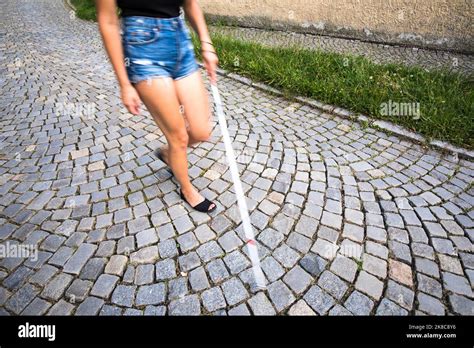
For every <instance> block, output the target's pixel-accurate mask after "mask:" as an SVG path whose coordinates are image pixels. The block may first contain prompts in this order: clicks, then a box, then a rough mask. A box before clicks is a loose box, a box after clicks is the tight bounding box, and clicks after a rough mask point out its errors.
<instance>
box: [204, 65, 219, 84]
mask: <svg viewBox="0 0 474 348" xmlns="http://www.w3.org/2000/svg"><path fill="white" fill-rule="evenodd" d="M206 70H207V75H208V76H209V80H210V81H211V83H212V84H213V85H215V84H216V83H217V73H216V70H217V62H209V63H207V64H206Z"/></svg>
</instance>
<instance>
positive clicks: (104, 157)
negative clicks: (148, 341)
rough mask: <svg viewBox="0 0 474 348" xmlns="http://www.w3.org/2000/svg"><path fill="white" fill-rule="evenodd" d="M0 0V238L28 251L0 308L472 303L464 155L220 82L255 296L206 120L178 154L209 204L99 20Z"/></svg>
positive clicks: (238, 309)
mask: <svg viewBox="0 0 474 348" xmlns="http://www.w3.org/2000/svg"><path fill="white" fill-rule="evenodd" d="M0 5H1V6H2V12H1V14H0V21H1V22H2V29H1V32H0V37H1V38H2V40H1V41H0V53H1V55H0V59H1V65H0V69H1V70H0V71H1V80H0V88H1V95H0V112H1V114H0V115H1V119H0V155H1V157H0V180H1V181H0V241H1V246H2V250H7V251H8V250H10V251H11V250H18V248H19V247H18V245H23V246H36V247H37V248H38V249H39V253H38V258H37V260H31V259H24V258H19V257H13V256H12V255H9V256H10V257H7V258H4V259H1V260H0V314H3V315H18V314H22V315H25V314H34V315H40V314H64V315H71V314H75V315H81V314H92V315H96V314H101V315H141V314H150V315H162V314H170V315H179V314H207V313H212V314H218V315H222V314H229V315H239V314H241V315H245V314H249V313H252V314H292V315H296V314H320V315H327V314H329V315H339V314H355V315H366V314H371V315H373V314H400V315H405V314H424V313H427V314H440V315H443V314H464V315H465V314H470V315H472V314H473V301H472V296H473V293H472V285H473V282H474V257H473V253H472V252H473V247H472V239H473V238H474V234H473V232H474V222H473V219H474V211H473V194H474V190H473V188H472V182H473V177H474V165H473V163H472V162H469V161H464V160H460V159H458V158H457V157H455V156H450V155H442V154H441V153H438V152H435V151H432V150H427V149H425V148H422V147H421V146H419V145H417V144H413V143H410V142H407V141H403V140H400V139H399V138H396V137H393V136H389V135H387V134H385V133H382V132H379V131H377V130H375V129H372V128H361V126H360V125H359V124H357V123H352V122H350V121H349V120H344V119H339V118H337V117H335V116H333V115H329V114H325V113H322V112H321V111H319V110H317V109H313V108H311V107H309V106H304V105H301V104H297V103H291V102H289V101H287V100H285V99H283V98H279V97H275V96H272V95H269V94H266V93H265V92H262V91H260V90H257V89H254V88H252V87H249V86H246V85H243V84H241V83H239V82H237V81H235V80H232V79H228V78H221V80H220V88H221V90H222V97H223V100H224V103H225V107H226V113H227V117H228V123H229V128H230V132H231V136H232V138H233V141H234V146H235V148H236V150H237V152H238V153H239V158H238V160H239V162H240V164H241V176H242V180H243V182H244V190H245V192H246V195H247V196H248V205H249V207H250V209H251V219H252V222H253V224H254V226H255V231H256V233H257V234H258V236H257V240H258V241H259V251H260V254H261V259H262V267H263V270H264V273H265V275H266V277H267V280H268V283H269V285H268V289H267V290H266V291H260V292H255V289H254V288H253V286H252V273H251V270H250V268H249V267H250V263H249V260H248V258H247V256H246V250H245V247H244V240H243V233H242V229H241V227H240V226H239V224H240V217H239V214H238V210H237V205H236V200H235V196H234V195H233V193H232V187H231V186H232V183H231V179H230V173H229V171H228V167H227V165H226V162H225V156H224V152H223V151H224V147H223V144H222V141H221V138H220V132H219V129H218V127H217V126H216V127H215V129H214V132H213V137H212V139H211V141H210V142H207V143H203V144H201V145H200V146H199V147H197V148H195V149H193V150H190V152H189V162H190V174H191V176H192V178H193V182H194V184H195V185H196V186H197V187H198V188H200V189H201V190H203V192H204V194H205V195H206V196H207V197H209V198H212V199H216V200H217V201H218V204H219V207H218V209H217V211H216V213H214V214H213V215H212V216H209V215H206V214H201V213H196V212H192V211H191V210H190V209H189V207H188V206H187V205H184V204H183V203H182V201H181V200H180V198H179V196H178V194H177V185H176V183H175V181H174V180H173V179H172V178H171V175H170V173H169V172H168V171H167V169H166V168H165V166H164V164H163V163H162V162H160V161H159V160H158V159H157V158H155V157H154V155H153V151H154V150H155V149H156V148H157V147H158V146H160V145H162V144H163V141H164V138H163V136H162V135H161V133H160V131H159V130H158V129H157V127H156V125H155V124H154V122H153V121H152V119H151V117H150V116H149V115H148V114H145V113H144V114H142V115H141V116H138V117H132V115H130V114H128V113H127V112H126V111H125V109H124V108H123V107H122V105H121V101H120V98H119V95H118V89H117V86H116V83H115V78H114V75H113V73H112V70H111V68H110V66H109V63H108V61H107V58H106V56H105V53H104V51H103V48H102V44H101V40H100V37H99V34H98V31H97V28H96V26H95V24H92V23H85V22H83V21H80V20H77V19H75V18H74V17H72V16H70V13H69V12H68V9H67V8H66V7H65V6H64V4H63V3H62V2H60V1H55V0H38V1H29V0H18V1H13V0H0ZM32 14H34V15H32ZM6 246H8V248H6Z"/></svg>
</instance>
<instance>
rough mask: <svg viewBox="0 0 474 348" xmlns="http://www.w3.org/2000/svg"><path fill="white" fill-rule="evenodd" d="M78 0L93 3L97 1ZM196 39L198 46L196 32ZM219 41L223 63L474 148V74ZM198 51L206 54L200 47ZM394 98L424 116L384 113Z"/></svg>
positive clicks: (284, 88)
mask: <svg viewBox="0 0 474 348" xmlns="http://www.w3.org/2000/svg"><path fill="white" fill-rule="evenodd" d="M73 2H74V3H76V2H77V3H82V4H83V5H84V6H85V7H86V5H87V4H92V6H93V1H92V0H75V1H73ZM89 11H92V9H90V8H89V9H88V10H87V11H86V9H83V12H79V11H78V16H79V17H82V13H84V12H85V13H89ZM90 17H91V16H90V15H88V17H86V18H90ZM193 40H194V41H195V44H196V45H195V46H196V48H198V45H197V41H196V37H195V36H194V37H193ZM213 42H214V44H215V47H216V49H217V51H218V53H219V59H220V66H221V67H222V68H223V69H225V70H227V71H233V72H236V73H238V74H241V75H243V76H247V77H250V78H252V79H253V80H255V81H260V82H264V83H266V84H268V85H270V86H272V87H275V88H278V89H280V90H282V91H283V92H284V93H285V94H287V95H300V96H305V97H310V98H314V99H316V100H318V101H321V102H323V103H327V104H333V105H337V106H339V107H343V108H346V109H349V110H351V111H353V112H355V113H362V114H365V115H367V116H370V117H372V118H375V119H382V120H387V121H391V122H394V123H396V124H399V125H402V126H404V127H406V128H408V129H410V130H414V131H417V132H420V133H421V134H423V135H425V136H426V137H427V138H428V139H433V138H436V139H440V140H445V141H449V142H451V143H452V144H454V145H459V146H464V147H467V148H470V149H472V148H474V120H473V118H474V88H473V87H474V83H473V79H472V76H471V77H470V78H469V77H465V76H462V75H460V74H456V73H451V72H447V71H443V70H437V71H429V72H428V71H426V70H424V69H421V68H417V67H406V66H403V65H398V64H388V65H387V64H386V65H379V64H375V63H372V62H371V61H369V60H368V59H365V58H362V57H353V56H350V55H341V54H336V53H327V52H320V51H314V50H308V49H302V48H270V47H265V46H262V45H260V44H257V43H250V42H244V41H240V40H237V39H234V38H230V37H228V36H223V35H213ZM196 52H197V55H198V58H200V54H199V51H198V49H197V50H196ZM389 101H392V102H394V103H410V104H411V103H419V105H420V111H421V113H420V117H419V118H418V119H416V118H414V117H411V116H385V115H383V114H382V112H381V105H382V104H383V103H388V102H389Z"/></svg>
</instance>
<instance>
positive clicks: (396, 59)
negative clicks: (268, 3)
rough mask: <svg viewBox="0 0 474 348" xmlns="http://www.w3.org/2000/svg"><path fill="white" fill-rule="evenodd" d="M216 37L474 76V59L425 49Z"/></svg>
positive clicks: (248, 31)
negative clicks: (354, 56) (306, 49)
mask: <svg viewBox="0 0 474 348" xmlns="http://www.w3.org/2000/svg"><path fill="white" fill-rule="evenodd" d="M211 30H212V32H213V33H214V34H218V33H219V34H223V35H226V36H231V37H234V38H237V39H242V40H245V41H252V42H257V43H261V44H263V45H266V46H279V47H294V46H297V47H304V48H308V49H314V50H322V51H326V52H334V53H341V54H349V55H356V56H363V57H366V58H368V59H370V60H371V61H373V62H375V63H400V64H403V65H408V66H419V67H422V68H425V69H429V70H433V69H439V68H445V69H448V70H451V71H455V72H460V73H461V74H465V75H472V74H474V55H466V54H460V53H452V52H446V51H436V50H427V49H422V48H414V47H404V46H391V45H383V44H379V43H370V42H363V41H360V40H350V39H344V38H336V37H331V36H320V35H311V34H299V33H293V32H285V31H271V30H263V29H256V28H242V27H231V26H212V27H211Z"/></svg>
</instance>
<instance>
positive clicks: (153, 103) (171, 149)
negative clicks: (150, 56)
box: [135, 78, 213, 208]
mask: <svg viewBox="0 0 474 348" xmlns="http://www.w3.org/2000/svg"><path fill="white" fill-rule="evenodd" d="M135 88H136V89H137V91H138V94H139V95H140V98H141V100H142V101H143V103H144V104H145V105H146V107H147V109H148V111H149V112H150V113H151V115H152V116H153V118H154V119H155V122H156V123H157V125H158V127H160V129H161V131H162V132H163V134H164V135H165V137H166V140H167V141H168V156H167V161H168V165H169V166H170V167H171V170H172V171H173V174H174V176H175V177H176V180H178V182H179V184H180V186H181V190H182V192H183V194H184V197H185V198H186V200H187V201H188V203H189V204H190V205H191V206H195V205H197V204H199V203H200V202H202V201H203V200H204V197H202V196H201V195H200V194H199V192H198V191H197V190H196V189H195V188H194V186H193V185H192V184H191V181H190V180H189V176H188V161H187V156H186V150H187V146H188V143H189V136H188V133H187V131H186V126H185V123H184V119H183V117H182V116H181V114H180V112H179V107H180V103H179V100H178V96H177V91H176V87H175V84H174V82H173V80H172V79H170V78H159V79H154V80H151V81H142V82H140V83H138V84H137V85H136V86H135ZM212 207H213V205H211V206H210V207H209V208H212Z"/></svg>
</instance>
